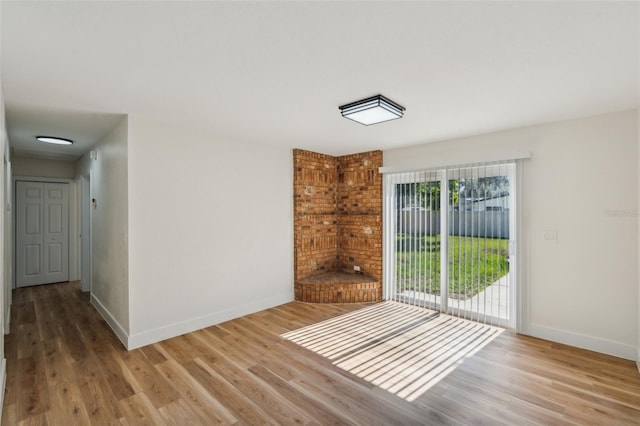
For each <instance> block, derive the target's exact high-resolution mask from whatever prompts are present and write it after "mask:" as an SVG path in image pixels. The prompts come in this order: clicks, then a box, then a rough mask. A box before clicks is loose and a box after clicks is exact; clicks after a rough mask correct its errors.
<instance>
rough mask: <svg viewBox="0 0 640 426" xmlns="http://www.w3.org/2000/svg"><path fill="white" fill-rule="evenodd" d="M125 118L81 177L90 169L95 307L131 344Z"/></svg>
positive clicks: (81, 168)
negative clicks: (93, 204) (92, 203)
mask: <svg viewBox="0 0 640 426" xmlns="http://www.w3.org/2000/svg"><path fill="white" fill-rule="evenodd" d="M127 138H128V123H127V119H126V118H125V119H124V120H123V121H122V122H121V123H120V124H119V125H118V126H117V127H116V128H115V129H113V130H112V131H111V132H110V133H109V134H108V135H107V136H105V137H104V138H103V139H102V140H101V141H100V142H98V144H97V145H96V146H95V148H94V149H95V150H96V151H97V153H98V157H97V159H96V160H90V159H88V158H83V159H81V160H80V161H79V162H78V164H77V167H76V168H77V171H78V172H79V174H78V177H79V176H81V175H83V174H84V172H86V171H87V170H86V169H87V168H90V169H91V197H92V198H95V199H96V205H95V207H92V212H91V227H92V234H91V236H92V238H91V253H92V268H91V272H92V281H91V283H92V284H91V285H92V288H91V301H92V303H93V304H94V306H96V308H97V309H98V311H100V313H101V314H102V316H103V317H104V318H105V320H106V321H107V322H108V323H109V325H110V326H111V327H112V328H113V330H114V331H115V333H116V334H117V335H118V337H119V338H120V339H121V340H122V341H123V343H125V344H126V340H127V335H128V333H129V324H130V323H129V279H128V277H129V266H128V265H129V250H128V247H129V246H128V241H127V240H128V238H127V234H128V222H127V217H128V216H127V209H128V205H127V202H128V196H127Z"/></svg>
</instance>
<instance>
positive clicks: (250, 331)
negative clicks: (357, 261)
mask: <svg viewBox="0 0 640 426" xmlns="http://www.w3.org/2000/svg"><path fill="white" fill-rule="evenodd" d="M14 294H15V297H14V305H13V307H12V321H14V322H13V323H12V329H13V331H12V334H10V335H8V336H5V357H6V359H7V382H6V393H5V400H4V407H3V412H2V422H3V424H40V425H48V424H51V425H62V424H64V425H68V424H69V425H71V424H100V425H102V424H105V425H131V426H134V425H135V426H137V425H139V424H153V425H156V424H157V425H163V424H276V423H278V424H291V423H296V424H298V423H304V424H307V425H324V424H368V425H376V424H381V425H382V424H385V425H386V424H403V425H405V424H451V425H458V424H489V425H499V424H507V425H515V424H517V425H564V424H574V425H575V424H580V425H582V424H615V425H639V424H640V374H638V371H637V369H636V367H635V364H634V363H633V362H630V361H627V360H621V359H618V358H614V357H611V356H608V355H603V354H597V353H593V352H589V351H584V350H581V349H576V348H572V347H569V346H566V345H561V344H556V343H553V342H548V341H544V340H540V339H535V338H531V337H526V336H519V335H516V334H513V333H511V332H509V331H504V332H502V334H500V335H499V336H497V337H495V339H494V340H492V341H490V342H489V343H487V344H486V346H484V347H483V348H482V349H480V350H478V351H475V352H474V353H469V354H465V355H464V356H463V357H460V354H461V353H462V352H459V351H456V348H457V347H460V348H462V347H466V348H469V347H472V346H474V345H476V344H477V343H478V342H483V339H484V337H483V335H482V333H478V332H477V330H479V329H480V328H481V327H482V326H478V325H477V324H474V323H468V322H460V321H461V320H459V319H456V318H450V317H447V316H445V315H443V316H441V317H440V318H438V320H437V321H436V320H433V321H430V322H425V321H422V322H420V321H421V320H420V318H421V317H424V316H425V315H428V313H427V312H426V311H412V310H411V309H407V308H406V306H404V305H401V306H399V305H397V304H395V305H394V303H393V302H384V303H380V304H362V305H311V304H304V303H297V302H293V303H287V304H285V305H281V306H278V307H276V308H272V309H268V310H265V311H261V312H257V313H254V314H251V315H247V316H245V317H242V318H238V319H235V320H232V321H227V322H225V323H222V324H219V325H217V326H212V327H208V328H207V329H204V330H199V331H195V332H193V333H188V334H186V335H183V336H179V337H177V338H174V339H170V340H168V341H165V342H160V343H156V344H153V345H150V346H147V347H144V348H141V349H138V350H135V351H131V352H128V351H126V350H125V349H124V348H123V346H122V344H121V343H120V341H119V340H118V339H117V337H116V336H115V335H114V334H113V332H112V331H111V330H110V328H109V327H108V325H107V324H106V322H105V321H104V320H103V319H102V318H101V317H100V315H99V314H98V313H97V312H96V311H95V309H94V308H93V306H91V305H90V303H89V295H88V294H87V293H83V292H81V291H80V285H79V283H78V282H73V283H66V284H64V283H63V284H53V285H44V286H38V287H29V288H24V289H17V290H15V291H14ZM318 324H320V325H318ZM407 324H408V325H409V326H407ZM308 326H312V327H311V328H304V327H308ZM302 328H304V329H303V330H301V329H302ZM285 336H289V337H290V336H297V337H296V341H299V342H300V343H302V344H305V345H307V346H308V347H309V348H312V349H313V350H309V349H306V348H305V347H303V346H301V345H300V344H298V343H294V342H292V341H289V340H287V339H285ZM314 351H317V352H321V353H322V354H324V355H322V354H321V353H317V352H314ZM427 362H435V363H436V367H434V368H435V369H434V370H431V368H432V367H430V366H429V365H430V364H428V363H427ZM438 363H439V364H438ZM444 366H446V367H447V368H446V369H444ZM438 369H441V370H443V371H444V370H446V371H445V374H442V375H435V374H433V373H434V371H436V370H438ZM405 394H407V396H405V397H404V398H403V397H401V396H403V395H405ZM409 396H410V397H409Z"/></svg>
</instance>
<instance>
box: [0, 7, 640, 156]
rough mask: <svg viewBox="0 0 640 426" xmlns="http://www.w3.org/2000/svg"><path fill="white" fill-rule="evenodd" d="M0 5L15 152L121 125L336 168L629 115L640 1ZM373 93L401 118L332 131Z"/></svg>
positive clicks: (635, 95)
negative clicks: (281, 150) (356, 155)
mask: <svg viewBox="0 0 640 426" xmlns="http://www.w3.org/2000/svg"><path fill="white" fill-rule="evenodd" d="M0 4H1V6H0V7H1V10H0V13H1V25H2V27H1V39H2V42H1V43H2V44H1V48H2V50H1V60H2V64H1V68H0V69H1V72H2V86H3V91H4V96H5V103H6V109H7V123H8V128H9V129H8V131H9V135H10V140H11V142H12V145H13V146H14V148H15V149H16V150H21V151H24V152H31V153H33V152H37V151H38V149H39V148H38V145H37V144H35V143H34V142H33V139H32V137H33V136H35V135H36V134H41V133H55V134H57V135H58V136H62V137H70V138H74V139H77V140H79V139H82V140H83V141H86V144H84V143H83V145H82V147H79V148H82V149H87V148H88V146H90V145H91V144H92V143H94V142H95V141H96V140H97V139H98V138H99V137H100V136H102V135H104V133H105V131H106V130H107V129H108V128H109V127H113V125H114V124H115V122H116V121H117V120H119V119H120V118H121V117H122V114H137V115H140V116H144V117H147V118H149V119H153V120H159V121H162V122H169V123H173V124H177V125H182V126H186V127H193V128H198V129H201V130H206V131H209V132H210V133H211V134H212V135H213V136H214V137H215V138H220V139H225V140H230V141H238V142H242V141H251V142H259V143H266V144H274V145H281V146H287V147H298V148H304V149H310V150H315V151H319V152H324V153H328V154H335V155H339V154H346V153H353V152H358V151H364V150H370V149H388V148H392V147H398V146H407V145H412V144H418V143H425V142H433V141H438V140H443V139H449V138H455V137H461V136H467V135H473V134H480V133H486V132H492V131H497V130H502V129H508V128H515V127H523V126H528V125H532V124H537V123H543V122H549V121H558V120H564V119H569V118H574V117H580V116H588V115H594V114H600V113H605V112H611V111H617V110H623V109H628V108H635V107H638V104H639V102H638V99H639V84H638V80H639V61H640V53H639V27H640V23H639V20H640V10H639V5H640V3H639V2H638V1H630V2H606V1H600V2H598V1H596V2H569V1H558V2H549V1H546V2H542V1H540V2H482V1H475V2H397V1H393V2H295V1H294V2H181V1H179V2H11V1H2V2H1V3H0ZM377 93H382V94H383V95H385V96H387V97H389V98H390V99H392V100H394V101H396V102H398V103H400V104H401V105H403V106H404V107H406V109H407V110H406V113H405V117H404V118H403V119H401V120H395V121H391V122H387V123H383V124H379V125H374V126H369V127H365V126H362V125H359V124H357V123H355V122H353V121H350V120H346V119H343V118H341V117H340V114H339V111H338V106H339V105H341V104H344V103H348V102H351V101H355V100H357V99H360V98H363V97H367V96H371V95H374V94H377ZM179 146H180V144H176V147H179ZM58 149H63V148H58ZM76 154H77V153H75V152H74V155H76Z"/></svg>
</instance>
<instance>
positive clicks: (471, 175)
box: [384, 162, 515, 326]
mask: <svg viewBox="0 0 640 426" xmlns="http://www.w3.org/2000/svg"><path fill="white" fill-rule="evenodd" d="M514 179H515V164H514V163H513V162H501V163H483V164H474V165H466V166H460V167H449V168H443V169H432V170H423V171H415V172H401V173H386V174H385V206H384V208H385V243H384V247H385V298H386V299H389V300H396V301H399V302H403V303H410V304H413V305H416V306H422V307H425V308H430V309H435V310H439V311H441V312H446V313H449V314H452V315H456V316H460V317H463V318H468V319H473V320H476V321H481V322H487V323H490V324H495V325H503V326H513V324H514V321H513V319H514V312H513V307H514V300H515V292H514V280H513V277H514V276H515V274H514V269H515V256H514V255H513V252H512V249H511V248H512V247H515V245H514V244H513V241H514V240H515V235H514V230H515V226H514V225H515V224H514V220H515V202H514V201H515V193H514V191H515V182H514Z"/></svg>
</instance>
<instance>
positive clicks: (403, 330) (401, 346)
mask: <svg viewBox="0 0 640 426" xmlns="http://www.w3.org/2000/svg"><path fill="white" fill-rule="evenodd" d="M502 331H503V329H501V328H498V327H492V326H489V325H485V324H480V323H477V322H473V321H468V320H464V319H461V318H456V317H452V316H449V315H438V313H437V312H436V311H432V310H428V309H423V308H418V307H415V306H410V305H406V304H402V303H398V302H390V301H389V302H383V303H378V304H375V305H372V306H369V307H367V308H363V309H360V310H357V311H354V312H350V313H348V314H344V315H340V316H338V317H335V318H332V319H330V320H327V321H323V322H320V323H317V324H313V325H310V326H308V327H304V328H301V329H299V330H294V331H291V332H289V333H285V334H283V335H282V337H284V338H285V339H287V340H290V341H292V342H294V343H297V344H299V345H301V346H303V347H304V348H306V349H309V350H311V351H314V352H316V353H318V354H320V355H322V356H324V357H326V358H328V359H330V360H331V361H332V362H333V364H334V365H336V366H337V367H339V368H342V369H343V370H346V371H348V372H350V373H352V374H354V375H356V376H358V377H361V378H363V379H364V380H367V381H368V382H370V383H372V384H374V385H376V386H378V387H380V388H382V389H385V390H386V391H388V392H391V393H393V394H395V395H397V396H399V397H401V398H404V399H406V400H407V401H413V400H415V399H416V398H418V397H419V396H420V395H422V394H423V393H424V392H426V391H427V390H428V389H429V388H431V387H432V386H433V385H435V384H436V383H438V381H440V380H441V379H442V378H443V377H445V376H446V375H447V374H449V373H450V372H452V371H453V370H455V368H456V367H457V366H458V365H460V364H461V363H463V362H464V360H465V359H466V358H469V357H471V356H473V355H474V354H475V353H476V352H478V351H479V350H480V349H482V348H483V347H484V346H485V345H486V344H488V343H489V342H491V341H492V340H493V339H495V338H496V337H497V336H498V335H500V333H502Z"/></svg>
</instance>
